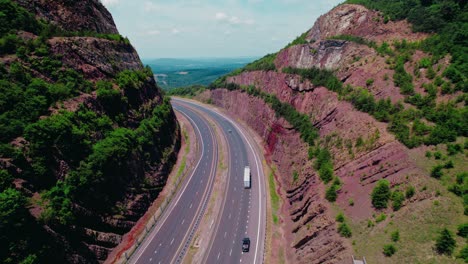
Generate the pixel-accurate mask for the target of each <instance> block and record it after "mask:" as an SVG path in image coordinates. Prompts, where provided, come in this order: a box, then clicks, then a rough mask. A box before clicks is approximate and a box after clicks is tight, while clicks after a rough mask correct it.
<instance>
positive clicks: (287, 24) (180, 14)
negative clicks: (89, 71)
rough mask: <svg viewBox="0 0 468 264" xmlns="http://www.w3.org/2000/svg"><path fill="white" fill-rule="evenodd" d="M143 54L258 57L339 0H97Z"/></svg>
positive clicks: (283, 42) (286, 40) (296, 33)
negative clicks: (99, 0)
mask: <svg viewBox="0 0 468 264" xmlns="http://www.w3.org/2000/svg"><path fill="white" fill-rule="evenodd" d="M101 1H102V2H103V4H104V5H105V6H106V7H107V8H108V9H109V11H110V12H111V13H112V16H113V18H114V20H115V23H116V24H117V27H118V29H119V31H120V34H122V35H123V36H127V37H128V38H129V39H130V41H131V42H132V44H133V45H134V47H135V48H136V49H137V51H138V53H139V54H140V57H141V58H144V59H153V58H202V57H210V58H226V57H231V58H233V57H260V56H264V55H265V54H268V53H272V52H276V51H278V50H279V49H281V48H282V47H284V46H285V45H286V44H287V43H289V42H291V41H292V40H293V39H294V38H296V37H297V36H299V35H300V34H302V33H303V32H304V31H306V30H307V29H309V28H311V27H312V25H313V24H314V22H315V20H316V19H317V18H318V17H319V16H320V15H322V14H324V13H326V12H327V11H329V10H330V9H332V8H333V7H334V6H336V5H338V4H339V3H341V2H342V0H317V1H310V0H218V1H216V0H101Z"/></svg>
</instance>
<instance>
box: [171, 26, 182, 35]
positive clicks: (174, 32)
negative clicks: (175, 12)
mask: <svg viewBox="0 0 468 264" xmlns="http://www.w3.org/2000/svg"><path fill="white" fill-rule="evenodd" d="M171 32H172V34H174V35H176V34H179V33H180V30H179V29H177V28H173V29H172V31H171Z"/></svg>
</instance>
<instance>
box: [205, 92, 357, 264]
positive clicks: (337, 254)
mask: <svg viewBox="0 0 468 264" xmlns="http://www.w3.org/2000/svg"><path fill="white" fill-rule="evenodd" d="M208 93H209V92H208ZM209 96H210V97H211V98H212V100H213V103H214V104H215V105H218V106H220V107H223V108H224V109H226V110H227V111H228V112H230V113H232V114H233V115H235V116H236V117H238V118H240V119H242V120H244V121H245V122H246V123H247V124H248V125H249V126H250V127H252V129H254V130H255V131H256V132H257V133H258V134H259V135H261V136H262V137H263V139H264V140H265V148H266V153H267V155H268V156H267V159H269V160H271V161H272V162H274V164H275V165H276V167H277V168H278V173H279V174H280V175H281V176H282V177H280V178H279V181H280V184H279V185H280V186H283V189H284V192H285V193H286V196H285V197H283V199H284V203H283V208H282V209H281V211H282V216H283V217H282V221H283V222H284V226H285V227H286V229H287V231H288V232H286V234H285V236H286V240H285V241H282V242H283V243H284V245H283V246H285V248H286V254H287V257H286V259H289V260H290V261H291V263H317V264H318V263H347V262H346V261H348V260H349V259H348V257H349V256H350V255H351V254H352V253H351V251H350V247H349V245H348V242H347V241H346V240H344V239H343V238H341V237H340V236H338V235H337V232H336V225H335V222H334V216H332V215H331V214H330V211H329V208H328V203H327V202H326V201H325V199H324V197H323V193H324V192H325V191H324V186H323V184H322V183H321V182H320V180H319V179H318V176H317V174H316V173H315V172H314V170H313V169H312V164H311V163H310V162H309V161H308V158H307V149H308V146H307V145H306V144H305V143H304V142H303V141H302V140H301V139H300V135H299V133H297V132H296V131H295V130H294V129H292V127H291V125H290V124H289V123H288V122H286V121H285V120H284V119H283V118H277V117H276V115H275V112H274V111H273V110H272V109H271V108H270V107H269V106H268V105H267V104H265V102H263V101H262V100H260V99H258V98H252V97H249V96H248V95H247V94H246V93H242V92H240V91H227V90H224V89H219V90H214V91H213V92H212V94H210V95H209ZM294 171H297V172H298V173H299V175H300V177H299V179H298V180H297V182H293V176H292V175H293V172H294Z"/></svg>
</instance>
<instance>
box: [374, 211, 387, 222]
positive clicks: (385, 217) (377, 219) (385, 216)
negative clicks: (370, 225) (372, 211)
mask: <svg viewBox="0 0 468 264" xmlns="http://www.w3.org/2000/svg"><path fill="white" fill-rule="evenodd" d="M385 219H387V215H386V214H384V213H381V214H379V215H378V216H377V217H376V218H375V222H376V223H380V222H383V221H385Z"/></svg>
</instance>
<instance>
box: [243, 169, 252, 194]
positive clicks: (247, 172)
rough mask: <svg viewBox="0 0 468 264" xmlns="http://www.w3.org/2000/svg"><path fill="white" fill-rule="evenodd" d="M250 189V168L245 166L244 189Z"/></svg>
mask: <svg viewBox="0 0 468 264" xmlns="http://www.w3.org/2000/svg"><path fill="white" fill-rule="evenodd" d="M250 187H251V177H250V167H249V166H245V168H244V188H245V189H249V188H250Z"/></svg>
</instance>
